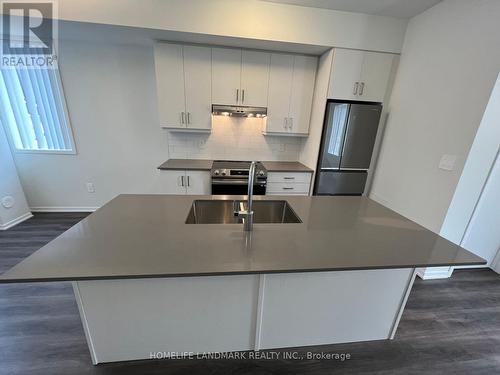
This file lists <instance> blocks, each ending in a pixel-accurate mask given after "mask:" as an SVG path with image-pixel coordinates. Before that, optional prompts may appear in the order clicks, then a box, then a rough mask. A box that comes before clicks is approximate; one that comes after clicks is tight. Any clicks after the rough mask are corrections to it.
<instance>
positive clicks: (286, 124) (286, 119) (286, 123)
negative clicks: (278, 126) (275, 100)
mask: <svg viewBox="0 0 500 375" xmlns="http://www.w3.org/2000/svg"><path fill="white" fill-rule="evenodd" d="M283 127H284V128H285V129H286V128H288V117H285V124H284V125H283Z"/></svg>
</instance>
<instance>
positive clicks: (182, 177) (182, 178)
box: [181, 176, 185, 186]
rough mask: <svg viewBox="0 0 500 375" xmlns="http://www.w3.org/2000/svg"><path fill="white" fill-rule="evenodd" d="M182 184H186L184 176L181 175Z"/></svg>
mask: <svg viewBox="0 0 500 375" xmlns="http://www.w3.org/2000/svg"><path fill="white" fill-rule="evenodd" d="M181 186H185V185H184V176H181Z"/></svg>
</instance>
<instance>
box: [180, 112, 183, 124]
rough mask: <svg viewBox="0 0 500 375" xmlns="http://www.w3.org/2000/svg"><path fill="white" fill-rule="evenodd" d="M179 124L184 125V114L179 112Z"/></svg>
mask: <svg viewBox="0 0 500 375" xmlns="http://www.w3.org/2000/svg"><path fill="white" fill-rule="evenodd" d="M181 124H184V112H181Z"/></svg>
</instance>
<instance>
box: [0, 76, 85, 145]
mask: <svg viewBox="0 0 500 375" xmlns="http://www.w3.org/2000/svg"><path fill="white" fill-rule="evenodd" d="M49 70H50V71H49V74H53V75H54V78H55V82H56V84H57V87H55V89H56V90H57V92H55V95H57V96H59V100H60V101H61V107H62V110H63V113H61V115H62V116H64V120H65V122H66V125H67V132H68V139H69V143H70V146H71V149H70V150H46V149H24V148H17V147H16V144H15V142H14V139H13V138H12V134H11V131H10V129H9V128H8V125H7V124H2V125H3V127H4V130H5V133H6V134H7V139H8V142H9V144H10V146H11V149H12V151H13V152H14V153H15V154H59V155H77V154H78V152H77V149H76V143H75V138H74V135H73V127H72V125H71V121H70V117H69V112H68V106H67V103H66V94H65V92H64V86H63V83H62V79H61V72H60V69H59V67H57V69H49ZM0 123H2V122H1V121H0Z"/></svg>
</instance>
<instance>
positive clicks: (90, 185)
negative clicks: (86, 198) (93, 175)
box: [87, 182, 95, 193]
mask: <svg viewBox="0 0 500 375" xmlns="http://www.w3.org/2000/svg"><path fill="white" fill-rule="evenodd" d="M87 191H88V192H89V193H95V186H94V184H93V183H92V182H87Z"/></svg>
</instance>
